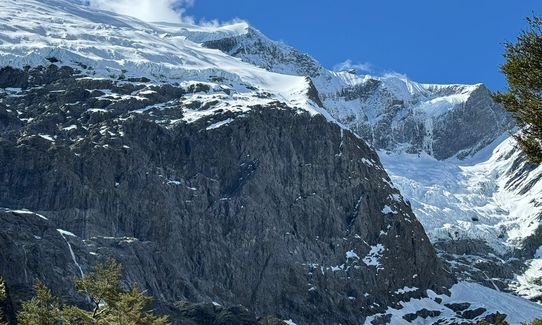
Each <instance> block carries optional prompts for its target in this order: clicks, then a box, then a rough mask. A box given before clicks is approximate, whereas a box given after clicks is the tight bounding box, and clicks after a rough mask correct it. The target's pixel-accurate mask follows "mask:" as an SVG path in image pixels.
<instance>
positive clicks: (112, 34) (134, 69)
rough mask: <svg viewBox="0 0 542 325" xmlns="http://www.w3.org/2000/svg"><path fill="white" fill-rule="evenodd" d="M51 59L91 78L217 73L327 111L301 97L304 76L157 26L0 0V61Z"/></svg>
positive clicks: (73, 7) (56, 0)
mask: <svg viewBox="0 0 542 325" xmlns="http://www.w3.org/2000/svg"><path fill="white" fill-rule="evenodd" d="M44 17H45V18H44ZM44 20H45V21H44ZM164 26H165V27H167V26H166V25H164ZM231 29H232V30H233V31H235V30H236V28H235V27H232V28H231ZM224 30H225V31H227V30H228V28H224ZM56 61H59V63H60V64H61V65H69V66H73V67H76V68H78V69H79V70H81V71H82V73H83V74H85V75H88V76H92V77H94V78H98V77H106V78H122V79H129V78H133V77H137V78H141V77H145V78H148V79H150V80H152V81H155V82H161V83H164V82H167V83H174V82H183V81H202V82H208V81H210V80H220V81H221V83H223V84H225V85H227V86H230V87H231V88H232V90H233V91H234V92H235V93H238V94H242V95H243V96H244V99H245V100H246V98H247V97H252V98H262V97H264V96H263V95H266V96H267V97H269V99H268V100H267V102H270V101H272V100H279V101H282V102H285V103H287V104H288V105H290V106H291V107H299V108H302V109H305V110H308V111H310V112H312V113H316V112H317V111H319V112H321V113H324V114H326V113H325V111H323V110H320V109H319V108H318V107H317V105H314V104H313V103H312V102H311V101H310V100H309V99H308V97H307V92H308V90H309V83H308V81H307V80H306V78H304V77H298V76H292V75H282V74H277V73H272V72H269V71H266V70H263V69H261V68H258V67H255V66H253V65H250V64H247V63H244V62H241V61H239V60H238V59H235V58H233V57H231V56H229V55H226V54H224V53H222V52H220V51H217V50H212V49H208V48H205V47H202V46H201V45H199V44H196V43H194V42H192V41H190V40H187V39H186V37H184V36H180V35H172V34H170V33H168V32H167V30H166V29H164V30H163V29H161V28H160V27H158V26H154V25H150V24H146V23H144V22H141V21H139V20H136V19H133V18H130V17H125V16H120V15H115V14H113V13H110V12H103V11H96V10H95V9H91V8H87V7H85V6H81V5H78V4H75V3H70V2H68V1H63V0H27V1H19V0H4V1H1V2H0V66H12V67H17V68H22V67H25V66H32V67H35V66H39V65H47V64H50V63H51V62H56ZM326 115H327V114H326Z"/></svg>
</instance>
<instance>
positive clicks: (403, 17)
mask: <svg viewBox="0 0 542 325" xmlns="http://www.w3.org/2000/svg"><path fill="white" fill-rule="evenodd" d="M532 13H536V14H542V1H540V0H509V1H505V0H493V1H490V0H453V1H452V0H449V1H441V0H415V1H405V0H379V1H377V0H373V1H363V0H349V1H346V0H336V1H322V0H313V1H308V0H273V1H262V0H196V1H195V2H194V5H193V6H192V7H189V8H188V9H187V10H186V14H187V15H190V16H193V17H194V18H196V19H197V20H199V19H207V20H212V19H218V20H220V21H228V20H231V19H234V18H241V19H244V20H246V21H248V22H249V23H251V24H252V25H253V26H255V27H256V28H258V29H259V30H261V31H262V32H263V33H265V34H266V35H267V36H269V37H270V38H272V39H275V40H282V41H284V42H285V43H287V44H289V45H292V46H294V47H296V48H298V49H300V50H302V51H304V52H308V53H309V54H310V55H312V56H313V57H314V58H316V59H317V60H318V61H320V62H321V63H322V64H323V65H324V66H326V67H328V68H333V67H334V66H335V65H337V64H338V63H340V62H344V61H345V60H351V62H352V64H360V65H363V66H364V67H365V68H366V67H367V65H368V66H369V68H370V69H371V73H373V74H381V73H385V72H399V73H402V74H406V75H407V76H408V77H409V78H411V79H413V80H415V81H419V82H427V83H477V82H483V83H486V84H487V85H488V86H489V87H490V88H491V89H493V90H499V89H503V88H504V87H505V80H504V77H503V76H502V75H501V74H500V72H499V70H498V66H499V65H500V64H501V63H502V62H503V59H502V52H503V49H502V48H503V42H504V41H506V40H514V39H515V37H516V36H517V34H518V33H519V31H520V30H521V29H522V28H523V27H525V25H526V24H525V19H524V18H525V17H526V16H530V15H532Z"/></svg>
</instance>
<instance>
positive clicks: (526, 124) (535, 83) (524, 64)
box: [494, 17, 542, 163]
mask: <svg viewBox="0 0 542 325" xmlns="http://www.w3.org/2000/svg"><path fill="white" fill-rule="evenodd" d="M527 21H528V23H529V28H528V29H527V30H524V31H522V32H521V34H520V35H519V37H518V38H517V41H516V43H515V44H514V43H511V42H508V43H506V44H505V54H504V57H505V59H506V62H505V63H504V64H503V65H502V66H501V71H502V72H503V73H504V75H505V76H506V79H507V81H508V88H509V89H508V91H507V92H506V93H497V94H495V95H494V98H495V100H496V101H497V102H499V103H501V104H503V105H504V107H505V108H506V109H507V110H508V111H510V112H512V113H513V115H514V117H515V118H516V120H517V121H518V123H519V125H520V126H523V130H522V132H521V133H520V134H518V135H517V136H516V140H517V141H518V143H519V144H520V146H521V148H522V150H523V152H524V153H525V154H526V155H527V157H528V158H529V160H530V161H531V162H534V163H541V162H542V18H541V17H533V18H527Z"/></svg>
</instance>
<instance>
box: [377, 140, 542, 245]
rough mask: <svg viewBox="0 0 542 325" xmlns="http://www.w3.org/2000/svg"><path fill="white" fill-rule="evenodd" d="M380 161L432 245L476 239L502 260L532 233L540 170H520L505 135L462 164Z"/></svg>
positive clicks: (540, 201) (392, 157)
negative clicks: (484, 243)
mask: <svg viewBox="0 0 542 325" xmlns="http://www.w3.org/2000/svg"><path fill="white" fill-rule="evenodd" d="M493 148H494V149H493ZM491 149H493V150H491ZM380 157H381V160H382V162H383V164H384V166H385V167H386V169H387V170H388V172H389V173H390V174H391V175H392V176H391V177H392V180H393V182H394V184H395V185H397V186H398V187H399V188H400V190H401V192H402V193H403V195H404V196H405V197H406V198H408V199H409V200H410V202H411V204H412V207H413V208H414V209H415V211H416V215H417V217H418V218H419V219H420V220H421V221H422V223H423V224H424V225H425V229H426V231H427V233H428V234H429V236H430V237H431V238H432V240H433V241H439V240H459V239H480V240H483V241H484V242H486V243H487V244H489V245H490V246H491V247H492V248H493V249H494V250H495V251H496V252H499V253H502V254H505V253H506V252H507V251H510V250H514V249H519V248H521V245H522V243H523V240H524V239H525V238H526V237H529V236H531V235H533V234H534V233H535V231H536V230H537V228H538V220H539V218H540V213H541V211H540V210H541V209H540V207H541V206H542V182H540V181H539V180H540V179H541V177H542V166H539V167H538V168H534V169H533V168H530V167H527V166H523V165H524V164H525V163H524V162H523V161H522V158H521V157H520V153H519V151H518V150H517V148H516V147H515V143H514V141H513V139H512V138H510V137H508V135H506V134H505V135H504V136H503V137H500V138H498V139H497V140H496V141H495V144H494V145H493V146H491V147H488V148H486V149H485V150H484V151H482V152H479V153H478V154H477V155H476V156H475V157H473V158H471V159H467V160H456V159H453V160H446V161H438V160H436V159H434V158H432V157H430V156H428V155H422V156H417V155H410V154H393V153H392V154H386V153H384V152H381V154H380ZM522 167H523V168H522ZM518 168H519V171H521V172H519V173H518Z"/></svg>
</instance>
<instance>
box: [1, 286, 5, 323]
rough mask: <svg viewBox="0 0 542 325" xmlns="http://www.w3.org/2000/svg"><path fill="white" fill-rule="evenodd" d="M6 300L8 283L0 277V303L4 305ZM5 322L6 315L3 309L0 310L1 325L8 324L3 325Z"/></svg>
mask: <svg viewBox="0 0 542 325" xmlns="http://www.w3.org/2000/svg"><path fill="white" fill-rule="evenodd" d="M4 300H6V282H5V281H4V278H2V277H0V303H2V302H3V301H4ZM3 320H4V313H3V311H2V309H1V308H0V324H1V325H4V324H6V323H3Z"/></svg>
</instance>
